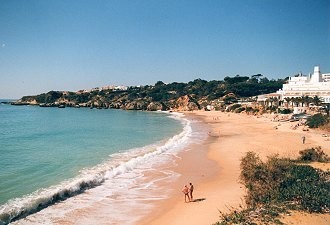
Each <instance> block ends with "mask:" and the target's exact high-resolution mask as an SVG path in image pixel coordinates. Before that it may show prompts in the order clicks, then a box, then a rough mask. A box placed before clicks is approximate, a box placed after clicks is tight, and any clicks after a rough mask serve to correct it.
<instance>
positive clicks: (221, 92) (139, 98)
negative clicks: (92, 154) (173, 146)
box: [21, 75, 285, 110]
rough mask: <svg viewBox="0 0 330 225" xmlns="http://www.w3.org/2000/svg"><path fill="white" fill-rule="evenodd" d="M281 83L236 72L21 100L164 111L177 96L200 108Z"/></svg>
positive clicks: (262, 91) (268, 89)
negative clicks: (216, 77) (152, 107)
mask: <svg viewBox="0 0 330 225" xmlns="http://www.w3.org/2000/svg"><path fill="white" fill-rule="evenodd" d="M260 76H261V75H260ZM258 77H259V76H258ZM284 82H285V81H284V80H282V79H278V80H268V79H267V78H262V79H257V78H256V77H252V78H249V77H247V76H239V75H236V76H235V77H226V78H225V79H224V80H223V81H216V80H212V81H206V80H202V79H196V80H194V81H190V82H188V83H178V82H173V83H169V84H165V83H164V82H162V81H158V82H156V83H155V85H146V86H139V87H129V88H128V89H127V90H116V89H107V90H98V89H95V90H93V91H90V92H84V91H79V92H63V91H50V92H48V93H43V94H40V95H37V96H25V97H23V98H22V99H21V102H33V101H36V103H37V104H47V106H56V103H61V104H62V103H65V104H66V105H67V106H75V105H77V104H85V106H89V107H105V108H124V109H126V108H132V109H142V110H147V109H148V105H149V104H150V103H157V104H158V105H161V106H162V108H163V109H166V110H168V109H171V108H175V107H176V105H175V104H176V103H175V101H177V100H178V99H179V98H181V97H184V96H188V97H189V101H190V102H193V103H194V107H195V106H197V107H198V108H202V107H205V106H206V105H208V104H209V103H210V102H211V101H214V100H219V99H221V101H222V102H224V104H232V103H234V102H237V99H238V98H243V97H252V96H255V95H259V94H266V93H271V92H275V91H276V90H278V89H279V88H281V87H282V84H283V83H284ZM137 105H139V106H140V107H137Z"/></svg>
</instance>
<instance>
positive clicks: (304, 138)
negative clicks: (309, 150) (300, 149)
mask: <svg viewBox="0 0 330 225" xmlns="http://www.w3.org/2000/svg"><path fill="white" fill-rule="evenodd" d="M301 140H302V143H303V144H305V141H306V137H305V136H302V137H301Z"/></svg>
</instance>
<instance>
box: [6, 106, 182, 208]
mask: <svg viewBox="0 0 330 225" xmlns="http://www.w3.org/2000/svg"><path fill="white" fill-rule="evenodd" d="M182 128H183V125H182V123H181V122H180V121H178V120H174V119H171V118H169V114H163V113H152V112H138V111H121V110H97V109H87V108H79V109H76V108H65V109H59V108H42V107H36V106H11V105H5V104H2V105H1V104H0V155H1V157H0V165H1V171H0V206H1V205H2V204H5V203H6V202H7V204H8V201H9V203H10V202H11V201H13V200H14V199H22V198H23V199H24V196H26V195H29V194H31V193H33V192H36V191H38V190H44V189H47V188H49V187H50V186H53V185H58V184H60V183H61V182H63V181H65V180H68V179H72V178H74V177H77V176H78V175H81V173H82V172H81V171H86V169H88V168H93V167H95V166H98V165H101V164H102V163H104V162H105V161H107V160H110V159H111V158H112V157H113V156H115V155H116V154H118V153H120V152H126V151H130V150H132V149H137V148H143V147H144V146H148V145H151V144H153V143H157V142H161V141H164V140H167V139H169V138H170V137H173V136H174V135H175V134H177V133H180V132H181V131H182Z"/></svg>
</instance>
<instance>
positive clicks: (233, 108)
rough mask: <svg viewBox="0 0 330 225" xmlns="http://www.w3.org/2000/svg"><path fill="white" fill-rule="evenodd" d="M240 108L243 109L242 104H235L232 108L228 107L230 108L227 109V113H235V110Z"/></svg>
mask: <svg viewBox="0 0 330 225" xmlns="http://www.w3.org/2000/svg"><path fill="white" fill-rule="evenodd" d="M240 107H241V105H240V104H233V105H231V106H228V108H227V112H232V111H234V110H235V109H237V108H240Z"/></svg>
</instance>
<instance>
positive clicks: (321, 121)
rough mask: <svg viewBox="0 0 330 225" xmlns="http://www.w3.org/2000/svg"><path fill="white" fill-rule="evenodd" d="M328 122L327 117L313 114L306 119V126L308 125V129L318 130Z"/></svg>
mask: <svg viewBox="0 0 330 225" xmlns="http://www.w3.org/2000/svg"><path fill="white" fill-rule="evenodd" d="M328 122H329V117H328V116H324V115H322V114H320V113H318V114H315V115H313V116H311V117H309V118H308V119H307V122H306V125H308V126H309V127H310V128H318V127H320V126H323V125H325V124H327V123H328Z"/></svg>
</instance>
